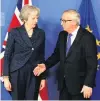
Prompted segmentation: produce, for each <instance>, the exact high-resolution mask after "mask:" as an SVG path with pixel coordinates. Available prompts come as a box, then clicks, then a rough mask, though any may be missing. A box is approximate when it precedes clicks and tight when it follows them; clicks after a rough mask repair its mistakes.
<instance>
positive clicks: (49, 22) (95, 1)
mask: <svg viewBox="0 0 100 101" xmlns="http://www.w3.org/2000/svg"><path fill="white" fill-rule="evenodd" d="M82 1H84V0H32V3H33V5H35V6H37V7H39V8H40V10H41V13H40V19H39V23H38V25H39V27H41V28H43V29H44V30H45V32H46V49H45V51H46V56H45V57H46V58H47V57H48V56H50V55H51V53H52V52H53V49H54V47H55V44H56V41H57V38H58V33H59V31H61V30H62V27H61V25H60V18H61V15H62V12H63V11H64V10H66V9H76V10H79V9H80V5H81V3H82ZM91 3H92V9H93V12H94V16H95V20H96V21H95V23H96V26H97V29H98V33H99V36H98V37H99V38H100V18H99V17H100V0H91ZM16 4H17V0H6V2H5V0H2V1H1V11H2V12H1V13H2V20H1V21H2V26H1V43H2V42H3V40H4V37H5V34H6V32H7V28H8V26H9V24H10V21H11V18H12V15H13V13H14V10H15V7H16ZM88 6H89V5H88ZM83 12H84V11H83ZM0 47H1V44H0ZM56 68H57V66H55V67H53V68H52V69H51V70H50V77H49V78H48V90H49V99H50V100H57V99H58V91H57V82H56V74H55V72H56ZM99 78H100V71H99V73H98V74H97V87H98V88H95V90H94V93H93V96H92V99H95V100H96V99H100V96H99V94H100V87H99V84H100V80H99Z"/></svg>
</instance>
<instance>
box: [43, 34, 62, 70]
mask: <svg viewBox="0 0 100 101" xmlns="http://www.w3.org/2000/svg"><path fill="white" fill-rule="evenodd" d="M59 47H60V34H59V36H58V40H57V43H56V47H55V49H54V52H53V53H52V55H51V56H50V57H49V58H48V59H47V60H46V61H45V65H46V68H47V69H48V68H50V67H52V66H54V65H55V64H57V63H58V62H59V60H60V52H59Z"/></svg>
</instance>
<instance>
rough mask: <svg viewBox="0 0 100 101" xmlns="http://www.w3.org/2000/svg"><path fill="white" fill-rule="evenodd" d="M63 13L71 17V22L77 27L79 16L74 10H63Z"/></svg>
mask: <svg viewBox="0 0 100 101" xmlns="http://www.w3.org/2000/svg"><path fill="white" fill-rule="evenodd" d="M63 13H67V14H68V15H70V16H71V18H72V20H75V21H76V23H77V25H80V19H81V18H80V14H79V13H78V12H77V11H76V10H74V9H70V10H65V11H64V12H63Z"/></svg>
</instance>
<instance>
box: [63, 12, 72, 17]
mask: <svg viewBox="0 0 100 101" xmlns="http://www.w3.org/2000/svg"><path fill="white" fill-rule="evenodd" d="M62 18H71V15H70V14H69V13H63V15H62Z"/></svg>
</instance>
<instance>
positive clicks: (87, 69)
mask: <svg viewBox="0 0 100 101" xmlns="http://www.w3.org/2000/svg"><path fill="white" fill-rule="evenodd" d="M61 25H62V27H63V30H64V31H61V32H60V34H59V37H58V41H57V44H56V48H55V49H54V52H53V54H52V55H51V56H50V57H49V58H48V59H47V60H46V61H45V65H44V64H39V65H38V66H37V67H36V68H35V69H34V71H33V72H34V74H35V75H36V76H38V75H40V74H41V73H42V72H43V71H45V69H48V68H50V67H52V66H53V65H55V64H56V63H58V62H59V61H60V66H59V68H58V77H57V78H58V89H59V91H60V95H59V99H60V100H83V99H84V100H85V99H90V97H91V95H92V90H93V87H94V86H95V76H96V69H97V56H96V55H97V48H96V40H95V37H94V36H93V34H92V33H90V32H88V31H87V30H85V29H83V28H82V27H81V26H80V14H79V13H78V12H77V11H75V10H66V11H64V12H63V15H62V18H61Z"/></svg>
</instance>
